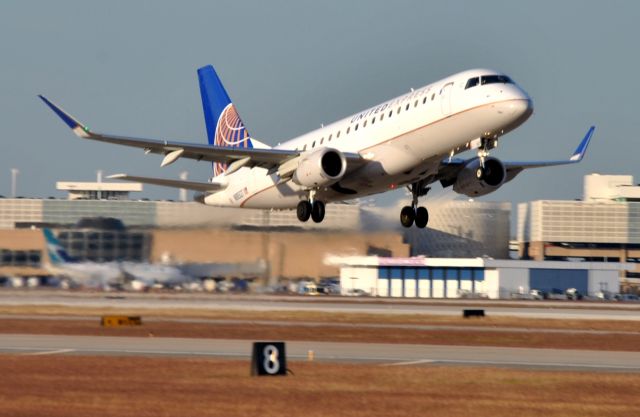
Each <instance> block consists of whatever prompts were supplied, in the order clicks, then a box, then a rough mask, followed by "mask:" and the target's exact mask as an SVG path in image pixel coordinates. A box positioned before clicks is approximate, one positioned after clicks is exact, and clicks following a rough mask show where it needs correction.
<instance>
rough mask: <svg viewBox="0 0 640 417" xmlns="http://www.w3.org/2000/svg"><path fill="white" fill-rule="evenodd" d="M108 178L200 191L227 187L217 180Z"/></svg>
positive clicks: (114, 176) (125, 176) (121, 176)
mask: <svg viewBox="0 0 640 417" xmlns="http://www.w3.org/2000/svg"><path fill="white" fill-rule="evenodd" d="M107 178H109V179H114V180H123V181H133V182H142V183H144V184H153V185H162V186H165V187H174V188H184V189H186V190H194V191H200V192H203V193H204V192H214V191H220V190H222V189H224V188H225V184H222V183H217V182H197V181H181V180H172V179H165V178H152V177H137V176H135V175H127V174H115V175H110V176H108V177H107Z"/></svg>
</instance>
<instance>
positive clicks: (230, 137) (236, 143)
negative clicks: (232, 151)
mask: <svg viewBox="0 0 640 417" xmlns="http://www.w3.org/2000/svg"><path fill="white" fill-rule="evenodd" d="M213 144H214V145H215V146H224V147H231V148H253V145H252V144H251V140H250V139H249V133H248V132H247V129H245V127H244V124H243V123H242V120H241V119H240V116H239V115H238V112H237V111H236V108H235V106H234V105H233V103H229V104H228V105H227V107H225V108H224V110H222V113H220V117H219V118H218V124H217V125H216V135H215V139H214V142H213ZM226 170H227V164H223V163H219V162H214V164H213V174H214V175H216V176H217V175H220V174H222V173H223V172H225V171H226Z"/></svg>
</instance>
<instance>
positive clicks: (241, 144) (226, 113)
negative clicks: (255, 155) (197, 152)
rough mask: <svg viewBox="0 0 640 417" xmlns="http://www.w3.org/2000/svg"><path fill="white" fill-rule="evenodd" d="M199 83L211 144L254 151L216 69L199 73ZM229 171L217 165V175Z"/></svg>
mask: <svg viewBox="0 0 640 417" xmlns="http://www.w3.org/2000/svg"><path fill="white" fill-rule="evenodd" d="M198 80H199V81H200V96H201V98H202V110H203V111H204V121H205V123H206V125H207V137H208V139H209V144H210V145H214V146H228V147H233V148H253V144H252V143H251V139H250V138H249V132H247V129H246V128H245V127H244V124H243V123H242V120H241V119H240V116H239V115H238V112H237V110H236V108H235V106H234V105H233V103H232V102H231V99H230V98H229V95H228V94H227V92H226V91H225V89H224V87H223V86H222V82H221V81H220V78H218V74H216V71H215V70H214V69H213V67H212V66H211V65H207V66H205V67H202V68H200V69H198ZM226 169H227V164H222V163H218V162H214V163H213V174H214V175H220V174H222V173H223V172H225V171H226Z"/></svg>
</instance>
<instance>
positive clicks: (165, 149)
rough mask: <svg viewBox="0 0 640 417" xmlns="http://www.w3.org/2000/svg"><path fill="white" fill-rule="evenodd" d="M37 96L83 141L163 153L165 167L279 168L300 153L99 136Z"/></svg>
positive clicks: (100, 134) (50, 102)
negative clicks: (179, 162)
mask: <svg viewBox="0 0 640 417" xmlns="http://www.w3.org/2000/svg"><path fill="white" fill-rule="evenodd" d="M38 97H40V99H41V100H42V101H43V102H44V103H45V104H46V105H47V106H49V108H51V110H53V112H54V113H55V114H57V115H58V117H60V119H62V121H63V122H65V123H66V124H67V126H69V127H70V128H71V130H73V132H74V133H75V134H76V136H78V137H80V138H83V139H90V140H95V141H99V142H106V143H112V144H115V145H123V146H131V147H134V148H141V149H144V151H145V153H155V154H164V155H166V157H165V160H164V161H163V165H168V164H169V163H171V162H173V161H175V160H176V159H178V158H189V159H195V160H198V161H211V162H226V163H232V162H234V161H238V160H242V159H245V158H249V160H247V161H246V162H244V163H243V164H242V165H243V166H248V167H253V166H265V167H275V166H278V165H280V164H281V163H282V162H284V161H286V160H289V159H292V158H294V157H296V156H298V155H299V152H298V151H295V150H286V149H262V148H251V149H247V148H232V147H225V146H211V145H206V144H202V145H201V144H197V143H182V142H175V141H169V140H158V139H143V138H133V137H126V136H117V135H111V134H105V133H96V132H93V131H91V130H90V129H89V128H88V127H87V126H86V125H84V124H82V123H81V122H80V121H78V120H77V119H76V118H74V117H73V116H71V115H70V114H69V113H67V112H65V111H64V110H62V108H60V107H59V106H57V105H56V104H54V103H53V102H52V101H50V100H49V99H47V98H46V97H44V96H42V95H39V96H38Z"/></svg>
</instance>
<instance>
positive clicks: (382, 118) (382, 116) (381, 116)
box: [373, 113, 384, 121]
mask: <svg viewBox="0 0 640 417" xmlns="http://www.w3.org/2000/svg"><path fill="white" fill-rule="evenodd" d="M373 120H375V119H373ZM382 120H384V113H382V114H381V115H380V121H382Z"/></svg>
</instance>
